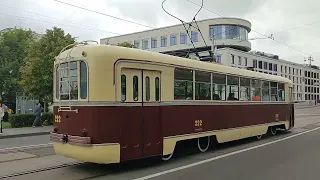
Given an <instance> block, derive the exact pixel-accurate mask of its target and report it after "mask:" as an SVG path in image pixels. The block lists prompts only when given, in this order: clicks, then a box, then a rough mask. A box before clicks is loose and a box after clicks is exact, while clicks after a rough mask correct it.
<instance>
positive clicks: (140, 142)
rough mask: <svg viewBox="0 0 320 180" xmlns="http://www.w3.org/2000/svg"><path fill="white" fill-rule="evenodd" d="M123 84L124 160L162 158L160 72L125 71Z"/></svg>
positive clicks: (122, 156)
mask: <svg viewBox="0 0 320 180" xmlns="http://www.w3.org/2000/svg"><path fill="white" fill-rule="evenodd" d="M119 80H120V81H121V82H119V85H120V86H118V89H119V90H118V91H117V92H118V93H120V94H119V96H118V98H120V100H122V102H123V106H121V108H123V113H122V114H120V115H119V117H120V121H121V138H120V148H121V150H120V153H121V160H129V159H137V158H141V157H146V156H153V155H159V154H162V138H161V137H162V136H161V123H160V118H159V113H160V109H159V106H158V104H159V102H160V72H157V71H147V70H138V69H122V70H121V77H120V78H119Z"/></svg>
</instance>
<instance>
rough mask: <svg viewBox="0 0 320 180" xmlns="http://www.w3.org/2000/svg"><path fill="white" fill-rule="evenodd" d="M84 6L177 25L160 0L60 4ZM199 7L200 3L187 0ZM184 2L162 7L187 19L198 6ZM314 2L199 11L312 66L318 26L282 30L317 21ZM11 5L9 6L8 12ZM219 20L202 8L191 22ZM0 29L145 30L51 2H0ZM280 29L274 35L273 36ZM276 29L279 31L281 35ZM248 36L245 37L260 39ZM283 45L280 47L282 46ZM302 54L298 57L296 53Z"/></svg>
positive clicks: (84, 35) (93, 33)
mask: <svg viewBox="0 0 320 180" xmlns="http://www.w3.org/2000/svg"><path fill="white" fill-rule="evenodd" d="M61 1H63V2H67V3H71V4H75V5H78V6H81V7H84V8H88V9H93V10H97V11H99V12H103V13H106V14H109V15H113V16H117V17H119V18H123V19H127V20H130V21H134V22H138V23H141V24H145V25H148V26H152V27H162V26H168V25H173V24H178V23H179V21H178V20H176V19H174V18H172V17H171V16H169V15H167V14H166V13H164V12H163V10H162V8H161V3H162V0H135V1H133V0H91V1H86V0H61ZM189 1H192V2H194V3H196V4H200V3H201V0H189ZM189 1H188V0H167V2H166V3H165V7H166V9H168V11H170V12H171V13H173V14H174V15H176V16H178V17H179V18H181V19H183V20H184V21H191V20H192V18H193V16H194V14H195V13H196V12H197V10H198V8H199V7H198V6H196V5H194V4H192V3H190V2H189ZM319 5H320V2H319V1H316V0H305V1H295V2H294V3H293V2H292V1H289V0H282V1H278V0H241V1H237V0H224V1H221V0H204V7H205V8H207V9H209V10H211V11H213V12H217V13H219V14H222V15H224V16H227V17H239V18H244V19H247V20H249V21H250V22H251V24H252V29H253V30H254V31H258V32H259V33H262V34H265V35H269V34H271V33H273V34H274V37H275V40H276V41H279V42H281V43H277V42H275V41H273V40H270V39H264V40H253V41H252V42H251V43H252V49H253V50H259V51H264V52H268V53H272V54H277V55H279V56H280V58H283V59H287V60H291V61H295V62H298V63H303V59H304V58H305V57H307V56H308V54H312V55H313V56H314V59H315V62H314V63H315V64H318V65H320V59H318V57H319V58H320V50H319V48H318V42H319V40H320V37H319V36H318V29H319V27H320V23H318V24H313V25H312V26H304V27H300V28H297V29H294V30H289V31H286V30H287V29H291V28H294V27H297V26H301V25H303V24H308V23H312V22H316V21H319V20H318V17H319V15H320V13H319V11H318V7H319ZM9 7H13V8H9ZM214 17H219V16H218V15H216V14H214V13H212V12H210V11H208V10H205V9H202V10H201V12H200V13H199V15H198V16H197V20H201V19H207V18H214ZM0 20H1V23H0V29H3V28H7V27H13V26H22V27H24V28H31V29H33V30H35V31H37V32H39V33H43V32H44V31H45V29H47V28H52V27H53V26H58V27H61V28H63V29H64V30H65V31H66V32H68V33H70V34H72V35H73V36H78V37H79V38H80V40H87V39H93V40H97V41H99V39H100V38H105V37H109V36H114V35H117V34H125V33H131V32H137V31H142V30H147V29H149V28H147V27H143V26H139V25H135V24H132V23H128V22H123V21H120V20H117V19H114V18H111V17H107V16H104V15H99V14H96V13H92V12H88V11H85V10H81V9H78V8H74V7H71V6H67V5H64V4H62V3H58V2H56V1H54V0H11V1H3V2H0ZM279 31H280V32H279ZM281 31H282V32H281ZM259 33H255V32H253V31H252V32H250V34H249V37H250V38H253V37H263V36H261V35H260V34H259ZM284 44H285V45H284ZM286 45H288V46H290V47H293V48H295V49H298V50H300V51H303V52H306V53H307V54H303V53H301V52H299V51H298V50H294V49H292V48H289V47H287V46H286Z"/></svg>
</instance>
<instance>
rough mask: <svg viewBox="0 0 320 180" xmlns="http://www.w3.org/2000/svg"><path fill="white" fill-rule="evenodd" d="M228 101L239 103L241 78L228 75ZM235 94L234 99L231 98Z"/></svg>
mask: <svg viewBox="0 0 320 180" xmlns="http://www.w3.org/2000/svg"><path fill="white" fill-rule="evenodd" d="M226 92H227V93H226V95H227V101H239V76H234V75H227V89H226ZM231 94H234V95H233V97H230V95H231Z"/></svg>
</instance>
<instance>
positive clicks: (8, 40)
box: [0, 28, 34, 108]
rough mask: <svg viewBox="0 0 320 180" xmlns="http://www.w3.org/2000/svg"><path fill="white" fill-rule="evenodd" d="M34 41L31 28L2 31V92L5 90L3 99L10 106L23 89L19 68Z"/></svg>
mask: <svg viewBox="0 0 320 180" xmlns="http://www.w3.org/2000/svg"><path fill="white" fill-rule="evenodd" d="M33 41H34V36H33V32H32V31H31V30H24V29H16V28H13V29H9V30H7V31H4V32H1V33H0V74H1V75H0V93H2V92H4V96H3V101H4V102H6V104H7V105H8V106H10V108H14V107H15V95H16V93H17V92H21V91H22V88H21V86H20V85H19V83H18V82H19V80H20V73H19V71H18V69H19V67H20V66H21V65H22V63H23V59H24V58H25V57H26V55H27V49H28V47H29V46H30V44H31V43H32V42H33ZM10 72H11V73H10Z"/></svg>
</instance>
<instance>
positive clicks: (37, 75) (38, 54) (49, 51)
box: [20, 27, 75, 103]
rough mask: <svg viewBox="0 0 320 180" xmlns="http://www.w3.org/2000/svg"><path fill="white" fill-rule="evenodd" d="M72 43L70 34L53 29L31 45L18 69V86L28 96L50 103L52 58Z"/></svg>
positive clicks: (72, 39)
mask: <svg viewBox="0 0 320 180" xmlns="http://www.w3.org/2000/svg"><path fill="white" fill-rule="evenodd" d="M74 42H75V38H73V37H72V36H71V35H70V34H67V35H65V33H64V31H63V30H62V29H60V28H57V27H54V28H53V29H52V30H47V31H46V34H45V35H44V36H43V37H42V38H41V39H40V40H39V41H35V42H33V43H32V44H31V46H30V48H29V49H28V55H27V57H26V58H25V60H24V62H25V64H24V65H23V66H22V67H21V68H20V72H21V76H22V78H21V81H20V84H21V86H22V87H23V90H24V91H25V92H26V93H28V95H29V96H31V97H33V98H36V99H39V100H40V101H44V102H45V103H47V102H52V98H53V97H52V89H53V83H52V82H53V77H52V74H53V72H52V71H53V62H54V57H55V56H57V55H58V54H59V53H60V51H61V50H62V49H63V48H64V47H65V46H67V45H70V44H73V43H74Z"/></svg>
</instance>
